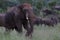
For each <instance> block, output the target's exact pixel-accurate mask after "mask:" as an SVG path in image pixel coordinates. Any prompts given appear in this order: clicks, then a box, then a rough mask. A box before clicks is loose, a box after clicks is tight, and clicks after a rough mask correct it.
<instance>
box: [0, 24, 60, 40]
mask: <svg viewBox="0 0 60 40" xmlns="http://www.w3.org/2000/svg"><path fill="white" fill-rule="evenodd" d="M24 34H25V32H23V34H18V33H17V32H16V31H15V30H14V31H11V32H10V33H9V34H5V29H4V28H0V40H26V37H25V35H24ZM32 40H60V24H58V25H56V26H55V27H48V26H44V25H42V26H41V25H40V26H34V32H33V37H32Z"/></svg>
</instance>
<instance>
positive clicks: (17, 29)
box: [15, 22, 22, 33]
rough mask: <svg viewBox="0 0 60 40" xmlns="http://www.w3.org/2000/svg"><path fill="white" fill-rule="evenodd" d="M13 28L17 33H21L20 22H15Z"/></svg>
mask: <svg viewBox="0 0 60 40" xmlns="http://www.w3.org/2000/svg"><path fill="white" fill-rule="evenodd" d="M15 30H16V31H17V32H18V33H21V32H22V23H21V22H18V23H16V26H15Z"/></svg>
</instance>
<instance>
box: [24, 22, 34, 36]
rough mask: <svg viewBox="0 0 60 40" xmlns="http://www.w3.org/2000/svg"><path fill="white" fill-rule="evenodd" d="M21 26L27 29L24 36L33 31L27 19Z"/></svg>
mask: <svg viewBox="0 0 60 40" xmlns="http://www.w3.org/2000/svg"><path fill="white" fill-rule="evenodd" d="M23 27H24V28H25V29H26V30H27V32H26V36H30V35H31V34H32V32H33V26H32V25H31V24H30V23H28V22H27V21H25V22H23Z"/></svg>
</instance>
